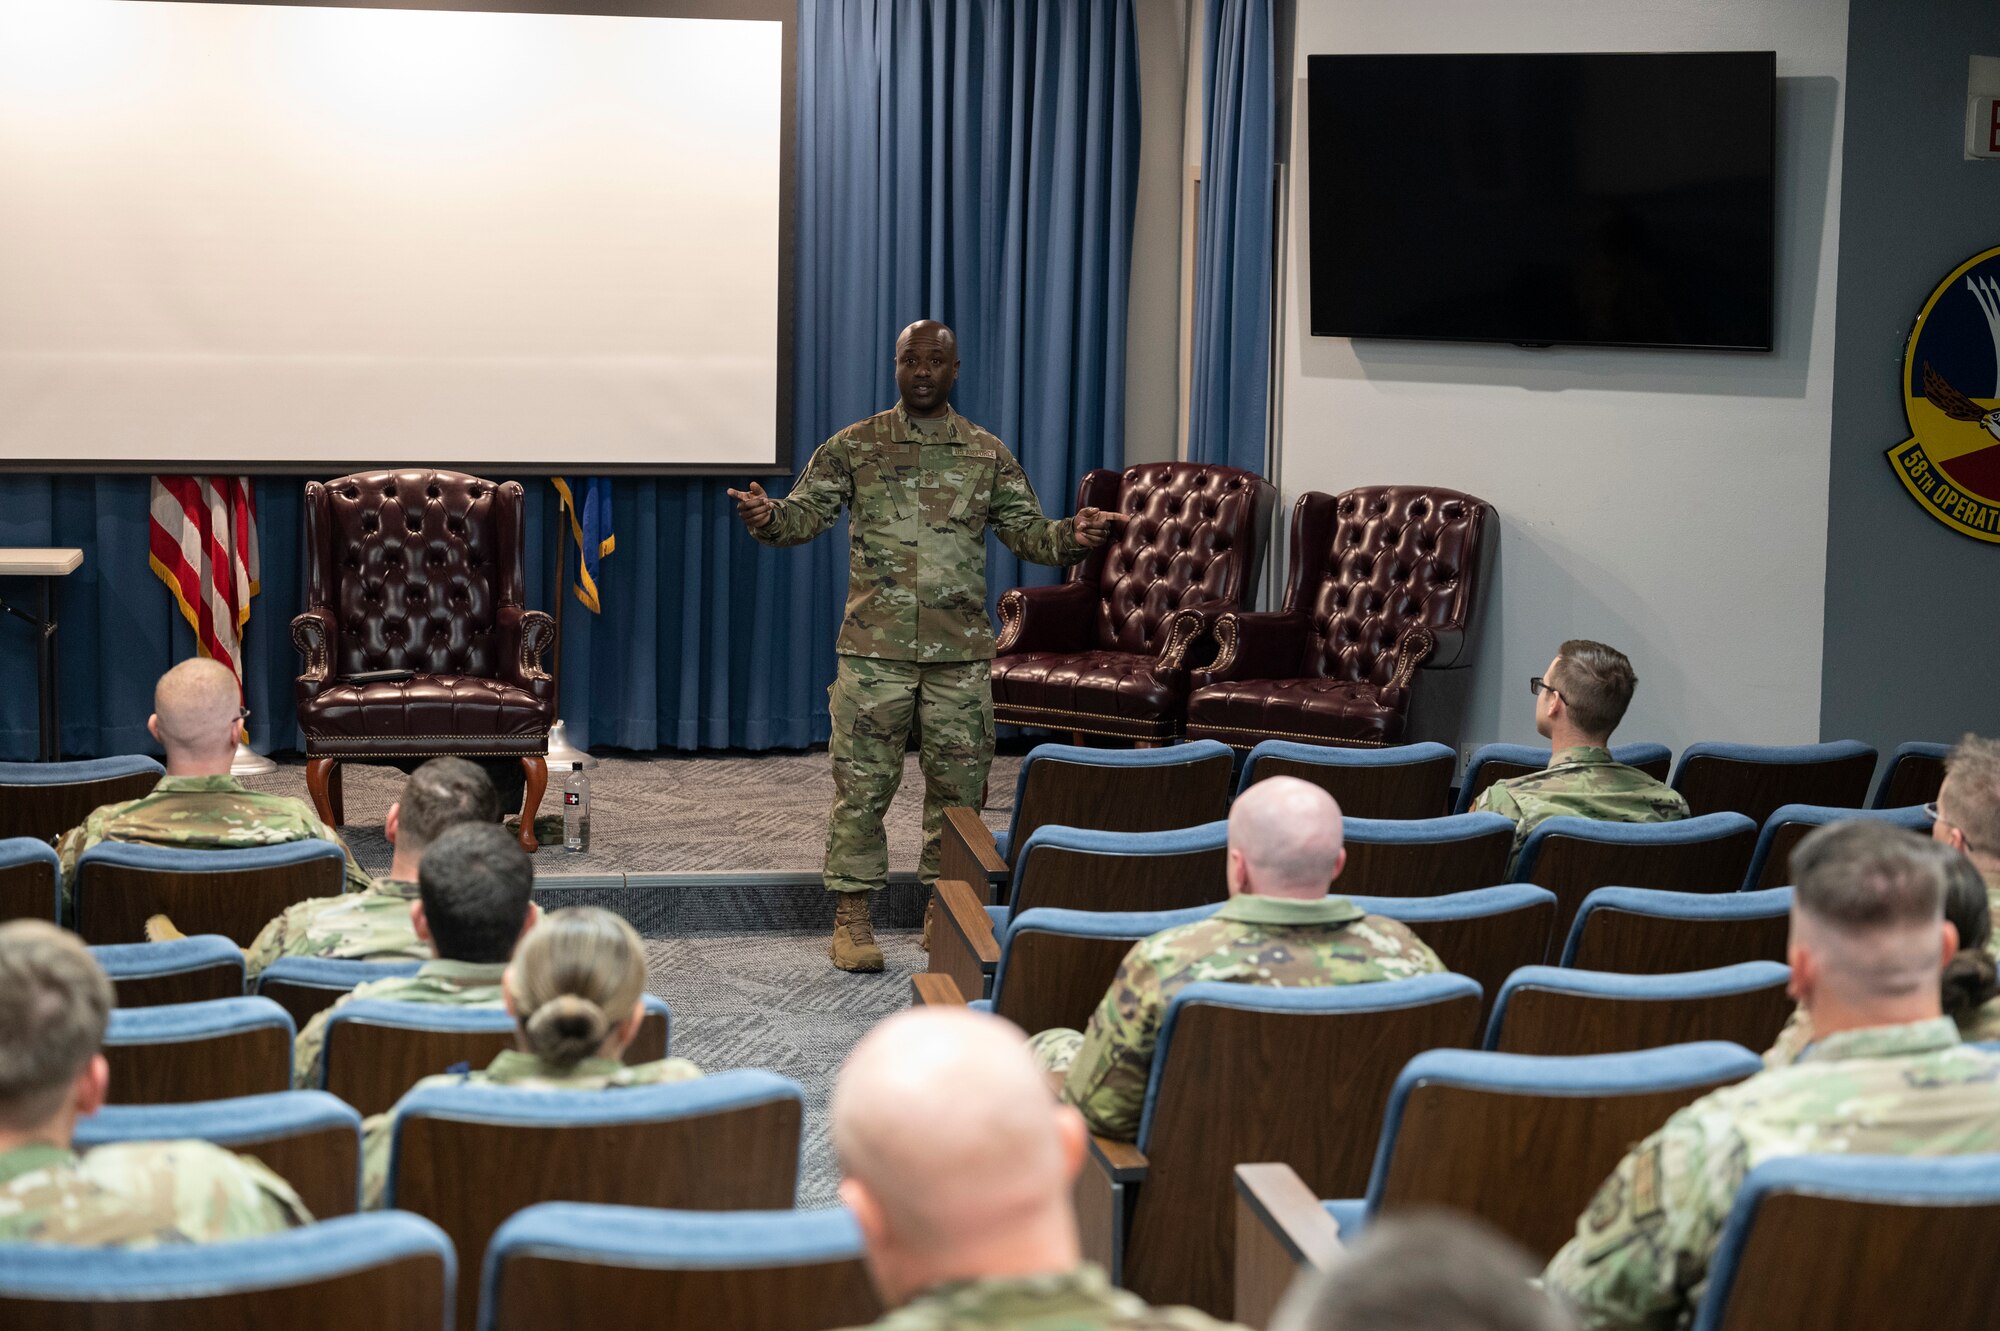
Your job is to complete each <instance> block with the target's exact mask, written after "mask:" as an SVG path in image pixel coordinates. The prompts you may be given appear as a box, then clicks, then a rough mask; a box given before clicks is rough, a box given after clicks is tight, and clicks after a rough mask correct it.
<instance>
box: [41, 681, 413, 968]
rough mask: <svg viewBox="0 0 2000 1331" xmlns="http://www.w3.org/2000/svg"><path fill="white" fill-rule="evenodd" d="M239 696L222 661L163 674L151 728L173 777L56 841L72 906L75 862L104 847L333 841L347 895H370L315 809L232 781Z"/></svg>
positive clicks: (364, 878)
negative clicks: (102, 843)
mask: <svg viewBox="0 0 2000 1331" xmlns="http://www.w3.org/2000/svg"><path fill="white" fill-rule="evenodd" d="M240 697H241V693H240V691H239V690H238V688H237V685H236V676H234V675H232V674H230V673H229V668H228V667H227V666H224V665H222V664H221V663H219V662H216V661H210V660H205V659H200V658H197V659H194V660H189V661H183V662H181V663H180V664H179V665H177V666H175V667H174V668H173V669H171V670H169V671H168V672H167V673H166V674H164V675H162V676H160V682H159V684H158V685H157V686H156V687H155V688H154V690H153V715H152V716H151V717H149V718H148V719H147V721H146V729H147V730H149V731H151V732H152V735H153V738H154V739H157V740H158V741H160V743H161V744H162V745H163V746H165V748H166V751H167V774H166V775H165V776H163V777H161V778H160V782H159V784H158V785H156V786H154V787H153V793H152V794H150V795H142V796H141V797H140V798H138V799H136V800H126V801H125V802H124V803H122V804H106V805H103V806H101V807H99V808H97V809H93V810H92V811H91V813H90V816H89V817H87V818H85V819H84V820H83V823H82V825H81V826H78V827H72V828H71V829H70V830H69V831H67V832H65V833H63V835H62V837H61V839H60V840H58V841H57V842H56V853H57V854H58V855H59V856H60V857H61V858H62V879H63V905H64V909H65V910H67V909H68V906H69V901H70V897H71V894H72V893H73V892H74V891H75V889H76V862H77V858H78V857H79V856H81V855H82V854H83V852H84V851H86V850H89V849H90V848H91V847H92V846H94V845H96V844H97V843H98V842H100V841H139V842H144V843H146V844H148V845H154V846H179V847H184V848H187V849H191V850H240V849H243V848H245V847H249V846H278V845H285V844H287V843H289V842H293V841H305V840H309V839H316V840H320V841H331V842H333V843H334V844H335V845H336V846H340V848H341V851H342V853H343V854H345V855H346V856H347V890H348V891H350V892H364V891H366V890H367V889H369V888H370V887H372V886H374V880H373V879H372V878H370V877H369V876H368V875H367V873H366V872H364V871H363V870H362V868H361V866H360V865H358V864H356V863H355V862H354V856H353V854H352V853H351V852H349V851H348V850H347V847H346V846H345V845H343V844H342V842H341V840H340V838H339V836H337V835H336V834H335V833H334V830H333V829H332V828H330V827H328V826H327V825H326V824H325V823H323V822H321V821H320V820H319V815H318V814H316V813H314V812H313V811H312V806H311V805H309V804H307V803H306V802H305V801H304V800H301V799H296V798H294V797H293V796H290V795H267V794H265V793H264V792H262V791H257V790H249V789H246V788H245V787H244V785H243V783H242V782H241V781H238V780H237V779H236V778H235V777H233V776H231V775H229V765H230V763H231V762H232V761H233V760H234V759H235V757H236V737H237V732H238V730H239V729H240V728H241V725H242V710H241V707H240V705H239V699H240ZM133 941H135V942H136V941H137V940H136V939H135V940H133Z"/></svg>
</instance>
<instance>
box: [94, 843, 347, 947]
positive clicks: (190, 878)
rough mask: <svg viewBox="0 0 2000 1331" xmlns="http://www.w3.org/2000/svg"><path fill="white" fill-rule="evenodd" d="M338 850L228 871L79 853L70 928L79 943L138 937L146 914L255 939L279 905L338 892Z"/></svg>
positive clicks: (238, 940)
mask: <svg viewBox="0 0 2000 1331" xmlns="http://www.w3.org/2000/svg"><path fill="white" fill-rule="evenodd" d="M343 872H344V867H343V866H342V864H341V862H340V860H339V859H338V858H332V857H329V858H324V859H315V860H309V861H306V862H304V863H301V864H287V865H280V866H275V867H266V868H258V869H246V870H236V871H210V870H199V871H195V872H181V871H173V870H160V869H141V868H137V867H134V866H131V865H123V864H100V863H93V862H91V861H89V860H85V861H84V862H83V863H82V864H81V865H79V867H78V882H77V888H76V931H77V932H78V933H79V934H81V935H83V941H84V942H86V943H142V942H144V941H145V940H146V917H147V916H149V915H166V916H168V917H169V918H171V919H172V920H173V922H174V925H175V927H177V928H178V929H179V930H180V931H181V932H182V933H184V934H188V935H194V934H222V935H223V936H224V937H226V938H228V939H230V940H231V941H233V942H234V943H235V944H236V945H237V946H238V947H247V946H249V945H250V944H251V943H252V942H255V941H256V938H257V935H258V933H259V932H261V931H262V930H263V928H264V926H265V925H266V924H268V923H270V922H271V921H272V920H274V919H276V918H277V917H278V916H279V915H281V914H283V913H284V910H285V908H286V907H287V906H290V905H293V904H295V903H297V902H300V901H305V900H307V899H308V898H311V897H335V896H339V895H340V891H341V878H342V874H343Z"/></svg>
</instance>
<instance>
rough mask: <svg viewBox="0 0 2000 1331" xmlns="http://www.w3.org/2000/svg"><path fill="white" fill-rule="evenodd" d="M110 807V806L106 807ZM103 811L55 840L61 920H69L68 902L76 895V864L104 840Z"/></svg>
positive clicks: (94, 811) (96, 810)
mask: <svg viewBox="0 0 2000 1331" xmlns="http://www.w3.org/2000/svg"><path fill="white" fill-rule="evenodd" d="M107 807H112V806H107ZM103 813H104V810H103V809H95V810H92V811H91V813H90V815H89V816H88V817H86V818H85V819H84V820H83V821H82V822H81V823H78V824H77V825H76V826H75V827H72V828H70V829H69V831H67V832H64V833H63V834H62V835H61V836H60V837H58V838H57V839H56V858H57V859H58V860H60V861H61V862H62V869H61V873H62V909H63V918H64V919H68V918H69V911H70V901H71V899H72V898H74V897H75V895H76V862H77V860H79V859H81V858H82V856H83V852H85V851H86V850H89V849H90V848H91V847H92V846H94V845H96V844H97V843H98V842H100V841H102V840H103V839H104V819H103V817H102V815H103Z"/></svg>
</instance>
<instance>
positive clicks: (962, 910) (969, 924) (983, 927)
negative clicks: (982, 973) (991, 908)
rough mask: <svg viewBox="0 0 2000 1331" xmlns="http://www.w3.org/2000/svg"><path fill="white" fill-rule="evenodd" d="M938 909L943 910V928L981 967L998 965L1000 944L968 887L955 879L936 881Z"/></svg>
mask: <svg viewBox="0 0 2000 1331" xmlns="http://www.w3.org/2000/svg"><path fill="white" fill-rule="evenodd" d="M937 899H938V905H940V906H942V907H943V908H944V915H945V920H946V922H947V924H949V926H950V927H951V928H953V929H956V930H957V931H958V934H959V937H961V938H963V939H964V940H965V945H966V948H967V949H968V950H969V951H970V952H971V953H972V955H973V956H975V957H977V958H978V959H979V962H980V964H981V965H983V966H997V965H999V964H1000V940H999V939H998V938H996V937H994V935H993V917H992V916H990V915H988V914H987V913H986V907H985V906H984V905H982V904H981V903H980V900H979V895H978V893H977V892H975V891H974V890H973V887H972V884H970V883H966V882H961V881H960V880H959V879H956V878H940V879H938V885H937Z"/></svg>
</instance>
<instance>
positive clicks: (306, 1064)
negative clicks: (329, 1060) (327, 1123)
mask: <svg viewBox="0 0 2000 1331" xmlns="http://www.w3.org/2000/svg"><path fill="white" fill-rule="evenodd" d="M348 997H349V996H348V995H343V996H342V997H341V999H340V1001H339V1002H337V1003H335V1004H334V1005H333V1007H339V1006H340V1004H341V1003H345V1002H346V1001H347V999H348ZM331 1011H333V1008H327V1009H325V1010H324V1011H320V1012H315V1013H313V1014H312V1018H311V1020H309V1021H307V1022H306V1026H305V1029H304V1030H302V1031H300V1032H299V1038H298V1039H296V1040H294V1041H292V1089H293V1090H295V1091H312V1090H317V1089H319V1084H320V1069H319V1060H320V1056H321V1055H322V1054H324V1053H325V1052H326V1014H327V1013H328V1012H331Z"/></svg>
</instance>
